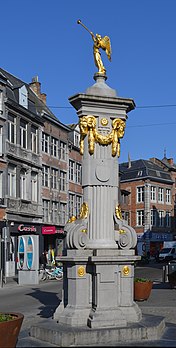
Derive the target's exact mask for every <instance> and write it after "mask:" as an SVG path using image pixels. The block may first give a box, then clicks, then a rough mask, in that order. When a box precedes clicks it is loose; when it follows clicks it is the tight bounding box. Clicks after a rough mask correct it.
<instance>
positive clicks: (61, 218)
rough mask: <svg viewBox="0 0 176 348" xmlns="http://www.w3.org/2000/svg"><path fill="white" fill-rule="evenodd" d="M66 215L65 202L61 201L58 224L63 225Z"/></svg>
mask: <svg viewBox="0 0 176 348" xmlns="http://www.w3.org/2000/svg"><path fill="white" fill-rule="evenodd" d="M66 215H67V204H66V203H63V202H61V203H60V214H59V223H60V224H62V225H65V223H66Z"/></svg>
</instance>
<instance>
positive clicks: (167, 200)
mask: <svg viewBox="0 0 176 348" xmlns="http://www.w3.org/2000/svg"><path fill="white" fill-rule="evenodd" d="M166 203H167V204H171V189H169V188H166Z"/></svg>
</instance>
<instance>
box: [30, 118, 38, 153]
mask: <svg viewBox="0 0 176 348" xmlns="http://www.w3.org/2000/svg"><path fill="white" fill-rule="evenodd" d="M37 143H38V129H37V127H35V126H33V125H32V126H31V151H32V152H34V153H38V145H37Z"/></svg>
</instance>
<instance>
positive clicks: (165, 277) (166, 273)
mask: <svg viewBox="0 0 176 348" xmlns="http://www.w3.org/2000/svg"><path fill="white" fill-rule="evenodd" d="M162 277H163V279H162V281H163V283H168V282H169V280H168V265H164V266H163V274H162Z"/></svg>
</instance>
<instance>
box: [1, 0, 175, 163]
mask: <svg viewBox="0 0 176 348" xmlns="http://www.w3.org/2000/svg"><path fill="white" fill-rule="evenodd" d="M0 8H1V21H0V23H1V24H0V27H1V40H0V43H1V54H0V66H1V68H3V69H5V70H7V71H8V72H10V73H11V74H13V75H15V76H16V77H18V78H20V79H22V80H23V81H25V82H27V83H29V82H31V80H32V77H34V76H36V75H38V77H39V81H40V82H41V91H42V92H43V93H46V94H47V104H48V106H50V108H51V110H52V111H53V112H54V114H55V115H56V116H57V117H58V118H59V120H60V121H61V122H63V123H66V124H68V123H76V122H78V118H77V114H76V111H75V110H74V109H73V108H72V107H71V105H70V104H69V101H68V98H69V97H70V96H72V95H74V94H76V93H84V92H85V90H86V89H87V88H88V87H90V86H91V85H93V84H94V80H93V76H94V73H95V72H96V71H97V69H96V67H95V65H94V60H93V54H92V46H93V43H92V39H91V36H90V34H89V33H88V32H87V31H86V30H85V29H83V28H82V27H81V26H80V25H78V24H77V20H78V19H81V20H82V22H83V23H84V24H85V25H86V26H87V27H88V28H89V29H90V30H91V31H93V32H94V34H96V33H98V34H101V35H102V36H104V35H108V36H109V37H110V39H111V46H112V61H111V62H109V61H108V59H107V57H106V55H105V52H102V60H103V63H104V66H105V68H106V70H107V77H108V79H107V81H106V82H107V84H108V85H109V86H110V87H111V88H114V89H116V91H117V94H118V96H119V97H124V98H132V99H133V100H134V102H135V104H136V108H135V110H133V111H131V112H130V113H129V114H128V120H127V124H126V131H125V135H124V138H123V139H122V140H121V156H120V159H119V162H124V161H127V160H128V153H129V154H130V158H131V160H135V159H139V158H143V159H149V158H150V157H157V158H160V159H162V158H163V157H164V151H165V150H166V156H167V157H168V158H170V157H173V158H174V161H176V156H175V148H176V19H175V18H176V1H175V0H109V1H105V0H101V1H98V0H97V1H95V0H88V1H83V0H75V1H72V0H70V1H69V0H64V1H61V0H50V1H49V0H25V1H24V0H6V1H1V6H0Z"/></svg>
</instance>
